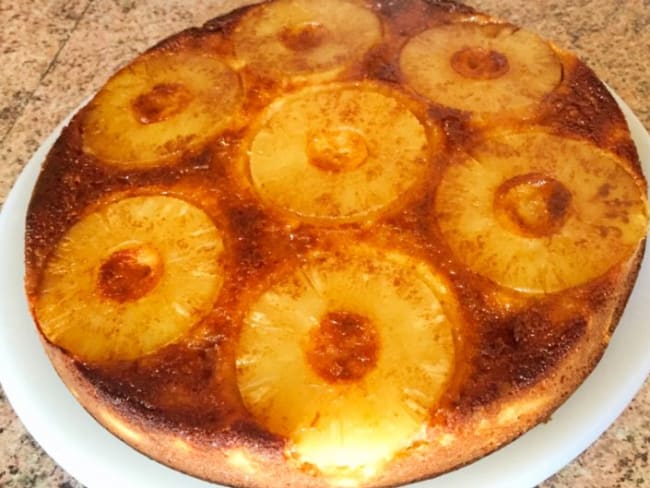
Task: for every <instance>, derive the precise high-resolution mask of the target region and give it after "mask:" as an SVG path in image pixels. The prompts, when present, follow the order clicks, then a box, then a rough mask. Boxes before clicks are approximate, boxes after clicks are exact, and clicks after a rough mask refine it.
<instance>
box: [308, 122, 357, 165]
mask: <svg viewBox="0 0 650 488" xmlns="http://www.w3.org/2000/svg"><path fill="white" fill-rule="evenodd" d="M307 157H308V158H309V162H310V164H312V165H313V166H315V167H317V168H318V169H321V170H324V171H330V172H333V173H338V172H341V171H349V170H353V169H355V168H358V167H359V166H361V165H362V164H363V163H365V161H366V159H367V158H368V146H367V145H366V141H365V138H364V137H363V135H362V134H361V133H360V132H358V131H357V130H355V129H350V128H346V127H343V128H338V129H325V130H319V131H317V132H314V133H311V134H308V136H307Z"/></svg>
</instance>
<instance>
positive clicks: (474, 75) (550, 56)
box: [400, 23, 562, 114]
mask: <svg viewBox="0 0 650 488" xmlns="http://www.w3.org/2000/svg"><path fill="white" fill-rule="evenodd" d="M400 65H401V69H402V72H403V73H404V76H405V77H406V81H407V82H408V83H409V84H410V85H411V86H412V87H413V88H414V89H415V91H417V92H418V93H420V94H422V95H424V96H425V97H427V98H429V99H431V100H433V101H435V102H437V103H440V104H442V105H446V106H449V107H453V108H458V109H461V110H467V111H471V112H476V113H479V114H494V113H497V112H503V113H506V112H515V113H517V114H524V113H526V112H527V111H528V110H530V109H531V108H534V107H535V106H536V105H537V104H539V102H540V101H541V99H542V97H543V96H544V95H546V94H547V93H548V92H550V91H552V90H553V89H554V88H555V87H556V86H557V85H558V84H559V83H560V81H561V80H562V64H561V62H560V60H559V59H558V57H557V56H556V55H555V53H554V52H553V49H552V48H551V46H550V45H549V44H548V43H547V42H546V41H544V40H543V39H541V38H539V37H538V36H536V35H535V34H532V33H530V32H526V31H525V30H521V29H517V28H516V27H514V26H510V25H500V24H475V23H467V24H463V23H458V24H451V25H443V26H437V27H434V28H432V29H429V30H427V31H424V32H422V33H421V34H418V35H417V36H415V37H414V38H412V39H411V40H410V41H409V42H408V43H407V44H406V46H405V47H404V49H403V50H402V54H401V58H400Z"/></svg>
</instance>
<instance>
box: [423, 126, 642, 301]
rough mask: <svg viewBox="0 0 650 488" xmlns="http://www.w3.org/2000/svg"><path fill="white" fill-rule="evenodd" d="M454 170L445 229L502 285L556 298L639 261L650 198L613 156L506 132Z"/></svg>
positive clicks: (442, 199)
mask: <svg viewBox="0 0 650 488" xmlns="http://www.w3.org/2000/svg"><path fill="white" fill-rule="evenodd" d="M472 156H473V157H468V158H467V159H466V160H465V161H464V162H462V163H460V164H452V165H451V166H450V167H449V168H448V169H447V171H446V172H445V174H444V176H443V178H442V182H441V183H440V187H439V188H438V192H437V196H436V201H435V214H436V218H437V221H438V225H439V227H440V230H441V231H442V233H443V235H444V236H445V239H446V240H447V242H448V244H449V246H450V247H451V249H452V251H453V252H454V253H455V254H456V256H457V257H458V258H459V259H460V260H461V261H463V262H464V263H465V264H466V265H467V266H469V267H470V268H471V269H473V270H474V271H475V272H477V273H479V274H482V275H484V276H486V277H488V278H489V279H491V280H492V281H494V282H496V283H499V284H501V285H503V286H506V287H509V288H514V289H517V290H521V291H525V292H546V293H549V292H557V291H560V290H563V289H565V288H570V287H574V286H577V285H580V284H582V283H585V282H587V281H589V280H592V279H594V278H597V277H599V276H601V275H602V274H604V273H605V272H607V270H609V269H610V268H611V267H612V266H614V265H616V264H617V263H619V262H621V261H623V260H625V259H626V258H628V257H629V256H630V254H631V253H632V251H633V250H634V248H635V247H636V246H637V245H638V243H639V241H640V240H641V239H642V238H643V236H644V234H645V230H646V226H647V219H648V209H647V202H646V198H645V196H644V194H643V192H642V190H641V186H640V185H641V182H640V181H637V179H635V177H634V176H632V175H631V174H630V173H629V172H628V171H627V170H626V169H625V166H624V165H623V163H622V162H621V161H620V160H619V159H618V158H617V157H616V156H615V155H613V154H611V153H608V152H605V151H603V150H601V149H599V148H597V147H595V146H593V145H591V144H589V143H587V142H584V141H577V140H573V139H566V138H562V137H558V136H554V135H549V134H545V133H543V132H531V133H520V134H505V135H504V134H502V135H500V136H497V137H494V138H492V139H490V140H487V141H486V142H484V143H483V144H482V145H481V146H479V147H477V148H476V149H475V150H474V151H473V152H472Z"/></svg>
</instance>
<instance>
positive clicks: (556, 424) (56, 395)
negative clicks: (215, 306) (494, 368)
mask: <svg viewBox="0 0 650 488" xmlns="http://www.w3.org/2000/svg"><path fill="white" fill-rule="evenodd" d="M617 99H618V97H617ZM618 101H619V103H620V105H621V108H622V109H623V111H624V113H625V116H626V118H627V120H628V124H629V126H630V130H631V131H632V136H633V137H634V140H635V142H636V144H637V148H638V149H639V154H640V156H641V161H642V163H643V167H644V171H645V173H646V174H647V175H650V170H649V168H650V136H648V133H647V132H646V131H645V129H644V127H643V125H642V124H641V123H640V122H639V120H638V119H637V118H636V117H635V116H634V115H633V114H632V112H631V110H630V109H629V108H628V107H627V105H625V104H624V103H623V102H622V101H621V100H620V99H618ZM65 123H67V120H66V121H64V122H63V123H62V124H61V125H60V126H59V127H58V128H57V129H56V130H55V131H54V132H53V133H52V134H51V135H50V136H49V137H48V138H47V140H46V141H45V143H44V144H43V145H42V146H41V148H40V149H39V150H38V151H37V152H36V154H34V156H33V157H32V159H31V161H30V162H29V163H28V164H27V166H26V167H25V170H24V171H23V173H22V174H21V175H20V177H19V178H18V180H17V181H16V184H15V186H14V188H13V190H12V191H11V193H10V194H9V197H8V198H7V200H6V202H5V205H4V208H3V209H2V214H0V236H1V237H0V270H2V272H1V273H0V382H2V386H3V388H4V391H5V393H6V395H7V397H8V398H9V401H10V402H11V404H12V406H13V408H14V410H15V411H16V413H17V414H18V416H19V417H20V419H21V420H22V422H23V424H24V425H25V427H26V428H27V430H28V431H29V432H30V433H31V434H32V436H33V437H34V438H35V439H36V440H37V441H38V442H39V444H40V445H41V446H42V447H43V449H45V451H47V453H48V454H49V455H50V456H51V457H52V458H54V460H55V461H56V462H57V463H59V464H60V465H61V466H62V467H63V468H64V469H65V470H66V471H68V472H69V473H70V474H71V475H72V476H74V477H75V478H77V479H78V480H79V481H80V482H81V483H83V484H84V485H86V486H87V487H88V488H103V487H106V488H114V487H116V486H119V487H122V488H128V487H133V488H141V487H143V486H156V487H157V488H177V487H179V486H182V487H183V488H200V487H203V488H209V487H214V486H215V485H213V484H210V483H206V482H204V481H200V480H197V479H195V478H192V477H190V476H187V475H184V474H182V473H179V472H177V471H174V470H172V469H169V468H167V467H165V466H163V465H161V464H158V463H157V462H155V461H152V460H150V459H149V458H147V457H145V456H144V455H142V454H140V453H138V452H136V451H135V450H133V449H132V448H130V447H129V446H128V445H126V444H124V443H123V442H121V441H120V440H118V439H117V438H116V437H114V436H113V435H112V434H110V433H109V432H108V431H106V430H104V428H103V427H101V426H100V425H99V424H98V423H97V422H96V421H95V420H94V419H93V418H92V417H91V416H90V415H89V414H88V413H86V411H85V410H84V409H83V408H82V407H81V406H80V405H79V404H78V403H77V401H76V400H75V399H74V398H73V397H72V395H71V394H70V393H69V392H68V390H67V389H66V387H65V386H64V385H63V383H62V382H61V380H60V379H59V377H58V376H57V374H56V373H55V371H54V369H53V368H52V366H51V365H50V362H49V360H48V359H47V357H46V355H45V353H44V351H43V348H42V347H41V344H40V342H39V339H38V337H37V334H36V328H35V326H34V324H33V322H32V319H31V317H30V314H29V311H28V309H27V303H26V300H25V296H24V293H23V287H22V283H23V274H24V264H23V250H24V248H23V239H24V220H25V213H26V209H27V204H28V202H29V198H30V196H31V191H32V187H33V185H34V182H35V181H36V178H37V176H38V172H39V169H40V167H41V164H42V162H43V160H44V159H45V156H46V155H47V152H48V151H49V149H50V147H51V146H52V144H53V143H54V141H55V140H56V138H57V137H58V135H59V133H60V131H61V128H62V127H63V126H64V124H65ZM649 255H650V253H647V254H646V259H645V260H644V264H643V266H642V268H641V273H640V275H639V278H638V281H637V284H636V286H635V288H634V291H633V293H632V296H631V297H630V300H629V303H628V306H627V308H626V310H625V313H624V315H623V317H622V319H621V323H620V325H619V327H618V329H617V330H616V333H615V334H614V337H613V339H612V342H611V344H610V346H609V347H608V349H607V352H606V354H605V356H604V357H603V359H602V361H601V362H600V364H599V365H598V367H597V368H596V369H595V371H594V372H593V373H592V374H591V376H590V377H589V378H588V379H587V380H586V381H585V382H584V383H583V385H582V386H581V387H580V388H579V389H578V390H577V391H576V392H575V393H574V394H573V395H572V396H571V398H570V399H569V400H568V401H567V402H566V403H565V404H564V405H563V406H562V407H561V408H560V409H559V410H558V411H557V412H556V413H555V414H554V415H553V418H552V419H551V421H550V422H548V423H546V424H544V425H540V426H538V427H537V428H535V429H533V430H531V431H530V432H528V433H527V434H525V435H524V436H522V437H520V438H519V439H518V440H516V441H515V442H513V443H511V444H509V445H508V446H506V447H504V448H503V449H500V450H498V451H497V452H495V453H493V454H491V455H489V456H487V457H485V458H483V459H481V460H479V461H477V462H475V463H473V464H471V465H469V466H467V467H465V468H462V469H459V470H457V471H454V472H452V473H449V474H446V475H444V476H441V477H438V478H436V479H434V480H428V481H423V482H420V483H416V484H415V485H413V486H417V487H420V488H425V487H427V488H443V487H452V486H453V487H467V486H481V487H482V488H529V487H532V486H534V485H536V484H538V483H540V482H541V481H543V480H544V479H546V478H548V477H549V476H551V475H552V474H553V473H555V472H556V471H558V470H559V469H560V468H562V467H563V466H564V465H565V464H567V463H568V462H569V461H571V460H572V459H573V458H574V457H576V456H577V455H578V454H580V452H582V451H583V450H584V449H586V448H587V447H588V446H589V445H590V444H591V443H592V442H593V441H594V440H596V439H597V438H598V436H600V435H601V434H602V433H603V431H604V430H605V429H606V428H607V427H608V426H609V425H610V424H611V423H612V422H613V421H614V420H615V419H616V417H618V415H619V414H620V413H621V412H622V411H623V409H624V408H625V406H626V405H627V404H628V403H629V402H630V401H631V400H632V398H633V397H634V395H635V394H636V392H637V391H638V390H639V388H640V387H641V386H642V384H643V382H644V380H645V378H646V376H647V375H648V373H649V372H650V354H648V350H650V327H648V326H647V320H648V318H647V317H648V316H650V302H648V300H644V295H645V296H647V294H648V293H650V269H648V266H650V265H649V264H648V259H650V258H648V256H649Z"/></svg>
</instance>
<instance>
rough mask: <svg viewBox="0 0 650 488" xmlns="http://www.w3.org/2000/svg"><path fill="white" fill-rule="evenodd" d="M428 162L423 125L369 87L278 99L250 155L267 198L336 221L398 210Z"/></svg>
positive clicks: (303, 213)
mask: <svg viewBox="0 0 650 488" xmlns="http://www.w3.org/2000/svg"><path fill="white" fill-rule="evenodd" d="M434 144H437V143H434ZM426 160H427V136H426V134H425V130H424V127H423V126H422V124H421V123H420V121H419V120H418V119H417V117H415V115H414V114H413V113H412V112H411V111H410V110H409V109H408V108H407V107H406V106H405V105H403V104H402V103H401V102H400V101H398V100H397V99H396V98H393V97H391V96H388V95H387V94H384V93H382V92H380V91H378V90H376V89H374V88H373V85H371V84H365V85H360V86H358V85H352V84H349V85H348V84H336V85H325V86H320V87H312V88H306V89H303V90H301V91H299V92H297V93H295V94H292V95H288V96H285V97H282V98H280V99H278V100H277V101H275V102H274V103H273V104H271V106H270V107H269V108H268V110H267V111H266V114H265V115H264V116H263V118H262V121H261V127H260V128H259V130H258V132H257V133H256V134H255V136H254V139H253V141H252V144H251V148H250V154H249V164H250V175H251V178H252V182H253V185H254V187H255V189H256V190H257V192H258V193H259V194H260V196H261V197H262V199H264V200H266V201H267V202H269V203H271V204H273V205H276V206H278V207H280V208H282V209H285V210H288V211H290V212H292V213H294V214H296V215H298V216H300V217H304V218H312V219H319V220H321V221H327V220H329V221H335V222H336V221H351V220H361V219H365V218H368V217H371V216H372V215H373V214H376V213H379V212H380V211H382V210H384V209H386V207H388V206H390V205H392V204H394V203H395V202H396V201H397V200H398V199H399V198H400V197H401V196H403V195H404V194H405V192H406V191H407V190H408V189H409V188H411V187H412V186H413V184H414V183H415V182H417V181H419V180H421V179H422V177H423V174H424V173H425V171H426V168H427V164H426Z"/></svg>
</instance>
